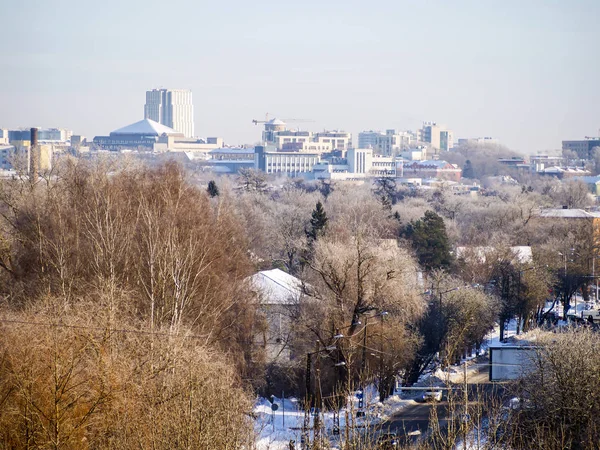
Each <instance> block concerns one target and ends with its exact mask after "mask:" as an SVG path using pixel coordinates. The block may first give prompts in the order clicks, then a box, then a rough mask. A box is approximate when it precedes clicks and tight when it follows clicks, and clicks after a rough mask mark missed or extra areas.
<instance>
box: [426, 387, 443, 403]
mask: <svg viewBox="0 0 600 450" xmlns="http://www.w3.org/2000/svg"><path fill="white" fill-rule="evenodd" d="M423 401H425V402H441V401H442V390H441V389H436V388H431V389H427V390H426V391H425V392H424V393H423Z"/></svg>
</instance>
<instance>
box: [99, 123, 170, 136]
mask: <svg viewBox="0 0 600 450" xmlns="http://www.w3.org/2000/svg"><path fill="white" fill-rule="evenodd" d="M131 134H143V135H145V136H162V135H163V134H174V135H180V134H181V133H180V132H179V131H175V130H174V129H173V128H169V127H167V126H165V125H162V124H160V123H158V122H155V121H154V120H150V119H144V120H140V121H139V122H136V123H132V124H131V125H127V126H126V127H123V128H119V129H117V130H115V131H112V132H111V133H110V135H111V136H113V135H116V136H119V135H131Z"/></svg>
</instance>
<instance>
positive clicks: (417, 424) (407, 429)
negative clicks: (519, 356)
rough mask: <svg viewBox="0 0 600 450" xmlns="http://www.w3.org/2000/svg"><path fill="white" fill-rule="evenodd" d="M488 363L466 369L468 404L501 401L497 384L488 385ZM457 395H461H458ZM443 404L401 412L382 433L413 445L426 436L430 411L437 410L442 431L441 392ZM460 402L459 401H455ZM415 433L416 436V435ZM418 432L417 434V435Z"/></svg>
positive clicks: (445, 407)
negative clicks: (488, 398) (485, 399)
mask: <svg viewBox="0 0 600 450" xmlns="http://www.w3.org/2000/svg"><path fill="white" fill-rule="evenodd" d="M488 371H489V366H488V360H487V359H483V358H482V359H479V360H478V361H477V362H476V364H475V365H473V366H472V367H471V368H470V369H468V374H467V381H468V397H469V401H470V402H475V401H477V400H478V399H481V396H482V394H483V395H485V396H494V397H501V396H502V394H503V392H504V388H503V386H502V385H499V384H497V383H491V382H489V381H488ZM454 386H460V382H459V380H457V379H456V378H455V384H454ZM458 395H460V394H458ZM442 400H443V401H441V402H437V403H424V402H423V403H418V404H416V405H410V406H407V407H405V408H403V409H402V410H401V411H399V412H397V413H396V414H394V415H393V416H392V417H391V418H390V419H389V420H388V421H387V422H386V423H384V424H383V430H384V431H386V432H387V431H388V430H389V431H393V432H395V433H396V434H397V435H398V436H405V437H407V440H409V441H414V440H417V439H418V436H419V435H420V436H422V437H423V436H426V435H427V434H428V430H429V419H430V417H431V414H432V408H436V413H437V417H438V419H439V421H440V424H441V428H445V426H446V424H447V421H448V402H447V392H446V391H444V396H443V399H442ZM457 400H458V401H460V399H457ZM415 432H417V433H415ZM419 432H420V433H419Z"/></svg>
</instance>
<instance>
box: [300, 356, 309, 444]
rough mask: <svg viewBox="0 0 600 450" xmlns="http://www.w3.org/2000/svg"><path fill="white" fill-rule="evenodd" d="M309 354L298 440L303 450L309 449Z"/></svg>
mask: <svg viewBox="0 0 600 450" xmlns="http://www.w3.org/2000/svg"><path fill="white" fill-rule="evenodd" d="M310 371H311V366H310V353H307V354H306V373H305V375H304V376H305V382H306V404H305V406H304V423H303V424H302V437H301V439H300V444H301V445H302V448H303V450H308V449H309V448H310V442H309V436H310V434H309V431H308V427H309V426H310V415H309V414H310V404H311V397H310Z"/></svg>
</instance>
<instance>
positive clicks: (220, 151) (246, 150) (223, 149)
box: [210, 147, 255, 154]
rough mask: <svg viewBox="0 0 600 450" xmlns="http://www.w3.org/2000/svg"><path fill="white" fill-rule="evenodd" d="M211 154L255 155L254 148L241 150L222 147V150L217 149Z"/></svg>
mask: <svg viewBox="0 0 600 450" xmlns="http://www.w3.org/2000/svg"><path fill="white" fill-rule="evenodd" d="M210 153H215V154H219V153H234V154H235V153H241V154H244V153H255V150H254V148H239V147H235V148H234V147H221V148H215V149H214V150H211V151H210Z"/></svg>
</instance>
